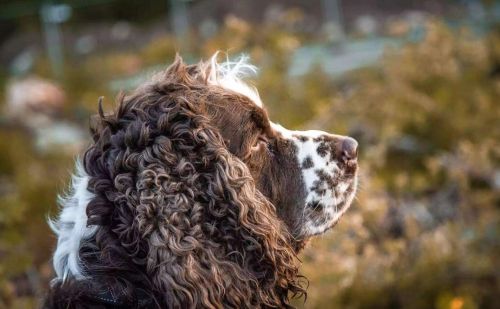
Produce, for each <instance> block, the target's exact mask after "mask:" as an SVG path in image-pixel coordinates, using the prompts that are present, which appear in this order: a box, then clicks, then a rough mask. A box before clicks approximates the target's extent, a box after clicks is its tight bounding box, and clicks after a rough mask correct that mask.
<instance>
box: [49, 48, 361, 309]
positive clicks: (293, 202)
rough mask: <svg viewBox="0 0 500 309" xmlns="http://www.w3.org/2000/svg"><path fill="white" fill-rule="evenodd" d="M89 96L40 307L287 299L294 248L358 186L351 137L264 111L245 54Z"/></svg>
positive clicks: (295, 288)
mask: <svg viewBox="0 0 500 309" xmlns="http://www.w3.org/2000/svg"><path fill="white" fill-rule="evenodd" d="M216 59H217V56H214V57H212V58H211V60H209V61H206V62H200V63H198V64H195V65H186V64H185V63H184V62H183V60H182V59H181V58H180V57H179V56H177V57H176V59H175V61H174V62H173V64H171V65H170V66H169V67H168V68H167V69H166V71H164V72H162V73H159V74H157V75H156V76H154V77H153V78H152V79H151V81H149V82H146V83H145V84H143V85H142V86H140V87H139V88H138V89H136V90H135V91H134V92H132V93H131V94H129V95H122V96H121V97H120V98H119V100H118V101H119V102H118V106H117V108H116V110H115V111H114V112H112V113H109V114H105V113H104V111H103V109H102V105H101V104H99V113H98V115H96V116H94V117H93V119H92V121H91V125H90V127H91V128H90V131H91V136H92V140H93V142H92V144H91V145H90V146H89V147H88V149H87V150H86V151H85V154H84V156H83V158H82V160H78V162H77V168H76V172H75V175H74V176H73V180H72V184H71V190H70V191H69V193H68V194H67V196H66V197H64V198H61V200H60V204H61V206H62V209H61V213H60V215H59V217H58V218H57V220H55V221H54V222H49V223H50V225H51V227H52V229H53V230H54V232H55V233H56V235H57V237H58V242H57V248H56V250H55V252H54V256H53V263H54V269H55V272H56V274H57V276H56V278H55V279H54V280H53V281H52V283H51V287H50V290H49V293H48V295H47V297H46V299H45V305H44V306H45V307H46V308H95V307H97V308H108V307H109V308H116V307H123V308H291V307H292V306H291V304H290V301H291V299H292V298H294V297H301V296H302V295H304V294H305V292H306V289H305V284H306V283H307V279H306V278H304V277H303V276H301V275H300V274H299V271H298V267H299V260H298V258H297V254H298V252H299V251H300V250H301V249H302V248H303V247H304V245H305V244H306V243H307V241H308V240H309V239H310V238H311V237H313V236H314V235H318V234H322V233H324V232H325V231H327V230H328V229H330V228H331V227H332V226H334V225H335V224H336V223H337V221H338V220H339V219H340V217H341V216H342V215H343V214H344V213H345V211H346V210H347V209H348V208H349V206H350V204H351V202H352V200H353V198H354V196H355V192H356V188H357V174H358V163H357V155H358V144H357V142H356V140H354V139H352V138H350V137H346V136H340V135H333V134H329V133H326V132H323V131H316V130H312V131H291V130H288V129H285V128H284V127H282V126H281V125H279V124H275V123H273V122H271V121H270V120H269V117H268V114H267V112H266V109H265V108H264V105H263V104H262V101H261V99H260V97H259V95H258V92H257V91H256V89H255V88H253V87H251V86H249V85H248V84H246V83H245V82H244V81H243V80H244V78H245V76H246V75H248V74H249V73H252V72H254V71H255V70H256V69H255V67H254V66H252V65H250V64H248V63H247V60H246V59H244V58H242V59H240V60H239V61H235V62H229V61H228V62H224V63H218V62H217V60H216Z"/></svg>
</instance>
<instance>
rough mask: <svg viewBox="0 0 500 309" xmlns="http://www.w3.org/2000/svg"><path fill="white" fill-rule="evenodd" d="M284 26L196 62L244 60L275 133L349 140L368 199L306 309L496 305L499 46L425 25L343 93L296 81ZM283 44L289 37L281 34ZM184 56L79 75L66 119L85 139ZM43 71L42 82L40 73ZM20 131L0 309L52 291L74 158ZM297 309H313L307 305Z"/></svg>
mask: <svg viewBox="0 0 500 309" xmlns="http://www.w3.org/2000/svg"><path fill="white" fill-rule="evenodd" d="M298 15H299V13H298V12H294V11H291V12H289V14H288V15H286V16H285V17H284V20H283V22H282V24H280V23H279V22H278V24H277V25H264V26H261V28H259V29H257V28H256V27H257V26H250V25H248V24H247V23H245V22H243V21H241V20H239V19H236V18H228V19H227V21H226V25H225V27H224V28H223V29H221V31H220V32H219V33H218V34H217V35H216V36H215V37H212V38H211V39H208V40H203V39H201V38H199V37H197V35H196V34H192V36H191V37H190V39H189V42H187V44H186V49H187V50H188V51H189V52H188V54H187V55H188V57H187V58H188V59H187V60H189V61H191V60H192V61H197V60H198V59H199V58H200V57H204V58H206V57H208V56H210V55H211V54H212V53H213V52H214V51H215V50H216V49H221V50H226V49H227V50H228V51H229V53H230V55H235V54H238V53H239V52H242V51H245V52H246V53H248V54H249V55H250V57H251V58H252V60H253V62H254V63H255V64H257V65H258V66H259V67H260V68H261V72H260V74H259V76H258V78H256V80H255V81H254V83H255V84H256V86H257V87H258V89H259V91H260V94H261V97H262V99H263V101H264V102H265V104H266V105H267V107H268V110H269V112H270V114H271V118H273V119H275V120H277V122H280V123H282V124H283V125H286V126H290V127H295V128H306V127H307V128H310V127H314V128H321V129H324V130H329V131H332V132H336V133H338V134H349V135H353V136H355V137H356V138H357V139H358V140H359V141H360V145H361V147H360V148H361V159H360V162H361V163H360V164H361V169H362V175H361V189H360V192H359V196H358V199H357V201H356V202H355V205H354V206H353V207H352V209H351V211H349V212H348V213H347V214H346V215H345V216H344V218H343V220H341V222H340V223H339V224H338V225H337V226H336V227H335V228H334V229H333V230H332V231H330V232H329V233H327V234H326V235H324V236H321V237H319V238H318V239H316V240H314V241H313V242H312V243H311V245H310V246H309V248H307V249H306V250H305V251H304V252H303V254H302V255H301V259H302V260H303V262H304V265H303V269H302V270H303V273H304V274H305V275H306V276H307V277H308V278H309V279H310V286H309V297H308V300H307V304H306V305H305V307H307V308H438V309H441V308H443V309H444V308H453V309H459V308H494V307H495V303H496V302H498V301H497V299H496V298H497V296H498V292H499V291H500V286H499V285H500V282H499V280H500V273H499V266H500V265H499V264H500V263H499V262H500V261H499V257H500V235H499V227H500V225H499V223H500V222H499V221H500V143H499V142H498V141H499V140H500V121H499V120H500V74H499V73H498V71H500V70H499V66H500V30H493V31H492V32H491V33H489V34H488V35H487V36H485V37H481V38H477V37H475V36H473V35H472V34H471V33H470V32H468V31H467V30H466V29H462V30H453V31H452V30H450V29H448V28H447V27H446V26H445V25H443V24H441V23H439V22H430V23H429V24H428V25H427V29H426V31H427V35H426V37H425V39H424V40H423V41H422V42H419V43H415V44H407V45H405V46H404V47H403V48H402V49H398V50H387V51H386V53H385V55H384V57H383V59H382V61H381V62H380V63H379V64H378V65H377V66H375V67H371V68H367V69H362V70H359V71H355V72H352V73H350V74H348V75H347V76H343V77H342V78H335V79H334V78H332V77H329V76H327V75H326V74H323V73H322V72H321V68H319V67H318V68H315V69H314V70H313V71H312V72H311V73H309V74H307V75H305V76H302V77H296V78H290V77H288V76H287V70H288V66H289V63H290V56H291V53H292V52H293V51H294V50H295V49H296V48H297V47H299V46H301V45H302V44H304V43H306V42H307V41H308V40H310V39H309V38H307V37H306V36H305V35H303V34H301V33H298V32H296V31H294V30H293V27H289V28H287V27H288V26H290V24H293V21H294V20H295V19H296V18H298ZM283 29H289V30H287V31H285V30H283ZM175 46H176V44H175V41H174V40H173V39H172V38H169V37H165V38H163V39H160V40H156V41H155V42H152V43H151V44H150V45H148V46H145V47H144V48H143V49H142V50H138V51H130V52H120V53H117V52H116V51H115V52H110V53H108V54H101V55H94V56H89V57H88V58H85V59H78V60H77V59H72V60H71V59H70V60H69V62H70V65H68V66H67V67H66V71H65V79H64V81H62V86H63V88H64V89H65V90H66V92H67V96H68V100H67V101H68V102H70V103H71V104H69V105H68V106H67V108H66V110H65V115H66V118H68V119H72V120H73V121H76V122H79V123H80V124H81V125H82V127H83V126H86V124H87V119H88V116H89V115H90V114H91V113H93V112H95V111H96V106H97V98H98V97H99V96H101V95H105V96H106V98H107V99H106V101H105V102H106V105H107V106H108V109H109V108H111V107H110V106H111V105H112V103H111V101H112V99H111V98H113V97H114V96H115V95H116V92H114V91H113V90H111V88H110V81H111V80H112V79H116V78H123V79H126V78H131V77H133V76H136V75H137V74H138V73H140V72H143V70H146V69H147V68H149V67H150V66H151V65H156V64H161V63H164V64H166V63H168V62H169V61H171V60H172V58H173V55H174V54H175ZM36 71H37V72H38V74H40V75H42V76H43V75H47V72H48V66H47V63H46V62H45V61H40V62H39V63H38V64H37V69H36ZM33 139H34V138H33V137H32V136H31V135H30V134H29V133H28V132H26V131H25V130H23V129H19V128H13V127H11V126H10V127H7V126H4V127H1V126H0V308H2V307H10V308H27V307H30V306H34V305H35V304H36V299H37V297H39V295H40V293H43V289H44V288H46V286H47V282H48V279H49V278H50V277H51V273H50V264H49V261H48V260H49V258H50V254H51V250H52V248H53V246H54V242H53V240H54V237H50V236H48V235H51V234H50V232H49V229H48V227H47V226H46V224H45V219H46V215H47V214H54V213H55V212H56V209H57V208H56V205H55V198H56V194H57V193H59V192H61V191H63V189H64V187H65V182H68V181H69V171H70V170H71V168H72V158H73V156H74V155H75V153H67V152H61V151H59V149H54V150H53V151H52V152H50V153H38V152H37V151H36V150H35V148H34V147H33V146H32V145H33ZM297 305H298V306H303V305H302V303H301V302H300V301H299V302H297Z"/></svg>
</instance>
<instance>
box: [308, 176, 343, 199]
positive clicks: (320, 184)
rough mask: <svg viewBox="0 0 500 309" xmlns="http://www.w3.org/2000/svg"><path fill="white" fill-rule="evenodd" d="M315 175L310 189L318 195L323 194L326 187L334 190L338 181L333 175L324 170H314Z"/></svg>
mask: <svg viewBox="0 0 500 309" xmlns="http://www.w3.org/2000/svg"><path fill="white" fill-rule="evenodd" d="M315 172H316V175H317V176H318V179H317V180H316V181H315V182H314V184H313V186H312V187H311V188H310V189H311V190H312V191H314V192H316V194H318V195H320V196H321V195H324V194H325V192H326V189H325V187H326V188H329V189H332V190H334V189H335V187H336V186H337V183H338V181H337V180H335V178H334V177H332V176H330V175H328V173H326V172H325V171H324V170H316V171H315Z"/></svg>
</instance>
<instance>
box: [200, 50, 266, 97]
mask: <svg viewBox="0 0 500 309" xmlns="http://www.w3.org/2000/svg"><path fill="white" fill-rule="evenodd" d="M217 56H218V53H215V55H213V56H212V58H211V60H210V76H208V83H209V84H210V85H214V86H219V87H222V88H224V89H227V90H231V91H234V92H237V93H239V94H242V95H244V96H246V97H248V98H249V99H250V100H252V102H254V103H255V104H256V105H257V106H259V107H262V101H261V99H260V96H259V93H258V91H257V89H255V87H252V86H249V85H248V84H246V83H245V82H244V81H243V78H245V77H247V76H249V75H252V74H256V73H257V67H255V66H253V65H251V64H249V63H248V60H249V58H248V57H247V56H241V57H240V58H239V59H238V60H237V61H230V60H229V59H228V60H227V61H225V62H223V63H217Z"/></svg>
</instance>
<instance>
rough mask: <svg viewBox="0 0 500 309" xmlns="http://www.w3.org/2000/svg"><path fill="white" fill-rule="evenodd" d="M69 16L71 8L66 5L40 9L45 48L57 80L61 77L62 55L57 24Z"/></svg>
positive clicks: (48, 5)
mask: <svg viewBox="0 0 500 309" xmlns="http://www.w3.org/2000/svg"><path fill="white" fill-rule="evenodd" d="M70 16H71V7H70V6H69V5H66V4H58V5H53V4H44V5H42V7H41V8H40V18H41V20H42V24H43V31H44V34H45V46H46V48H47V55H48V57H49V61H50V66H51V68H52V73H53V74H54V76H55V77H56V78H58V79H61V78H62V77H63V67H64V58H63V57H64V53H63V44H62V38H61V31H60V29H59V24H60V23H63V22H65V21H67V20H68V19H69V17H70Z"/></svg>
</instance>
